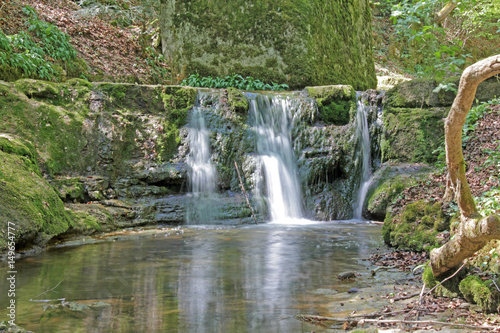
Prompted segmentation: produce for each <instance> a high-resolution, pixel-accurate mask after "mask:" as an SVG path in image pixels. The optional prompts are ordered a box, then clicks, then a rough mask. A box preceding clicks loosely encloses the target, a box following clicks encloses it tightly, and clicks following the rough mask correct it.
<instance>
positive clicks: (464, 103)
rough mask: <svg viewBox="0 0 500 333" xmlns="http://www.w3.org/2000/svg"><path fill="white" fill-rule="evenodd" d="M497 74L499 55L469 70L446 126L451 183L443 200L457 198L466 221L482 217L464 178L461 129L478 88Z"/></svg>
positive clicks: (466, 72)
mask: <svg viewBox="0 0 500 333" xmlns="http://www.w3.org/2000/svg"><path fill="white" fill-rule="evenodd" d="M495 74H500V54H498V55H495V56H492V57H489V58H486V59H484V60H481V61H479V62H476V63H475V64H473V65H471V66H469V67H467V68H466V69H465V70H464V72H463V74H462V78H461V79H460V85H459V87H458V93H457V96H456V97H455V100H454V101H453V105H452V106H451V110H450V113H449V115H448V118H446V121H445V125H444V126H445V127H444V128H445V145H446V163H447V165H448V184H447V188H446V193H445V197H444V200H445V201H449V200H450V199H452V198H453V195H455V198H456V200H457V202H458V206H459V208H460V213H461V214H462V217H465V218H475V217H479V213H478V212H477V209H476V205H475V203H474V198H473V197H472V194H471V192H470V188H469V184H468V183H467V178H466V177H465V161H464V156H463V153H462V127H463V125H464V123H465V117H466V116H467V113H469V110H470V108H471V106H472V102H474V97H475V96H476V89H477V86H478V85H479V83H481V82H483V81H484V80H486V79H487V78H489V77H492V76H493V75H495Z"/></svg>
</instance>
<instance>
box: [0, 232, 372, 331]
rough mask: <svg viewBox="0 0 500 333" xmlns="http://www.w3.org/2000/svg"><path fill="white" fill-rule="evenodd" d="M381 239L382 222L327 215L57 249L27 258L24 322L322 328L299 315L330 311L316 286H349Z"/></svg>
mask: <svg viewBox="0 0 500 333" xmlns="http://www.w3.org/2000/svg"><path fill="white" fill-rule="evenodd" d="M378 245H380V228H379V227H376V226H372V225H369V224H356V225H352V224H325V223H323V224H312V225H305V226H300V225H299V226H293V227H291V226H288V227H287V226H283V225H273V224H267V225H259V226H246V227H237V228H230V229H227V228H222V227H217V228H213V227H212V228H207V227H196V228H188V229H184V233H183V234H179V235H170V236H168V237H166V236H164V235H162V234H160V235H156V236H154V237H153V236H147V237H141V238H136V239H129V240H121V241H116V242H105V243H100V244H94V245H86V246H81V247H67V248H60V249H54V250H51V251H48V252H47V253H44V254H41V255H39V256H36V257H32V258H26V259H24V260H20V261H19V262H18V263H17V268H18V284H17V286H18V290H19V294H18V298H17V300H18V304H19V308H18V318H17V323H18V324H19V325H21V326H24V327H25V328H27V329H31V330H34V331H36V332H306V331H311V329H314V330H316V331H321V330H318V327H311V326H308V325H307V324H304V323H301V322H299V321H297V320H295V319H293V318H291V316H293V315H294V314H298V313H302V312H307V313H321V311H322V308H321V306H318V304H315V303H314V302H312V303H311V302H309V301H308V297H306V295H309V294H310V293H311V292H312V291H314V290H315V289H318V288H332V289H335V288H336V289H339V288H340V289H341V288H344V286H342V285H339V282H338V281H337V279H336V275H337V274H338V273H340V272H344V271H348V270H362V269H364V267H363V264H362V263H360V262H358V261H357V259H358V258H361V257H366V256H367V255H368V253H369V252H370V251H371V250H372V249H373V248H374V247H376V246H378ZM4 268H5V267H2V271H1V272H2V273H1V274H2V276H1V280H0V287H1V290H5V287H6V286H7V284H6V282H5V281H6V279H5V271H6V269H4ZM61 281H62V282H61ZM59 282H61V283H60V285H59V286H58V287H57V288H55V289H54V290H53V291H50V292H47V293H45V294H42V295H39V294H40V293H43V292H44V291H47V290H49V289H50V288H52V287H54V286H55V285H57V283H59ZM345 288H347V289H348V288H350V287H349V286H345ZM37 295H39V296H37ZM35 296H37V299H56V298H63V297H64V298H66V300H67V301H74V302H78V303H81V304H86V305H89V306H91V308H90V309H87V310H84V311H70V310H69V309H66V308H64V309H61V308H57V309H53V310H50V309H49V310H47V311H45V312H44V311H43V308H42V306H43V305H47V304H55V303H35V302H29V301H28V300H29V299H31V298H34V297H35ZM99 301H100V303H96V302H99ZM0 306H1V308H2V309H5V307H6V306H7V300H5V299H4V298H2V299H1V300H0ZM3 313H5V312H4V311H3V310H2V314H3Z"/></svg>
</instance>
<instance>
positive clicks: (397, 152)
mask: <svg viewBox="0 0 500 333" xmlns="http://www.w3.org/2000/svg"><path fill="white" fill-rule="evenodd" d="M448 112H449V108H429V109H419V108H394V107H390V106H385V107H384V111H383V117H382V119H383V124H384V125H383V132H382V138H381V143H380V147H381V151H382V162H386V161H389V160H390V161H397V162H403V163H404V162H423V163H428V164H432V163H434V162H435V161H436V158H437V156H438V153H437V152H436V149H437V148H438V147H439V146H440V145H441V144H442V142H443V141H444V125H443V118H445V117H446V116H447V114H448Z"/></svg>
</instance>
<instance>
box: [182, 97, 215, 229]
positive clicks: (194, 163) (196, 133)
mask: <svg viewBox="0 0 500 333" xmlns="http://www.w3.org/2000/svg"><path fill="white" fill-rule="evenodd" d="M204 111H205V109H204V108H202V107H199V106H196V107H194V108H193V111H192V114H191V120H190V123H189V134H188V140H189V147H190V150H189V154H188V156H187V159H186V162H187V164H188V167H189V181H190V190H191V192H190V196H191V197H192V200H191V207H190V208H191V209H190V211H189V212H188V214H187V219H188V223H190V224H192V223H195V222H203V223H207V222H210V221H211V218H212V217H213V216H214V214H215V213H216V212H215V210H216V209H215V207H216V206H217V205H214V203H215V200H216V197H215V194H216V179H217V178H216V177H217V173H216V169H215V166H214V165H213V163H212V160H211V157H212V152H211V150H210V136H209V130H208V129H207V126H206V124H205V117H204Z"/></svg>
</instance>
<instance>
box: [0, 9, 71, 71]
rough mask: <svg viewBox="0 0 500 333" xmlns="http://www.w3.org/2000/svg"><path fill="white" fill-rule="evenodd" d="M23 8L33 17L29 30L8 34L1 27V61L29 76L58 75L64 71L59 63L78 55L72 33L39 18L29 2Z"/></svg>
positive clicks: (5, 65) (29, 23)
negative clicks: (70, 40)
mask: <svg viewBox="0 0 500 333" xmlns="http://www.w3.org/2000/svg"><path fill="white" fill-rule="evenodd" d="M23 12H24V13H25V14H26V15H27V16H28V17H29V19H28V21H27V23H26V25H27V31H20V32H19V33H17V34H15V35H9V36H8V35H5V34H4V33H3V31H2V30H0V51H2V52H0V65H1V66H2V67H4V68H7V67H10V68H12V69H13V70H14V71H20V72H21V74H22V75H24V76H26V77H34V78H41V79H45V80H52V79H55V78H57V77H58V76H59V75H60V73H58V71H57V70H56V67H55V65H56V63H68V62H70V61H72V60H74V59H76V51H75V50H74V49H73V47H72V46H71V45H70V44H69V36H67V35H66V34H65V33H63V32H61V31H60V30H59V29H58V28H57V27H56V26H54V25H52V24H50V23H47V22H44V21H41V20H39V19H38V16H37V14H36V12H35V10H34V9H33V8H32V7H30V6H25V7H24V8H23ZM34 38H36V42H35V40H34Z"/></svg>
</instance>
